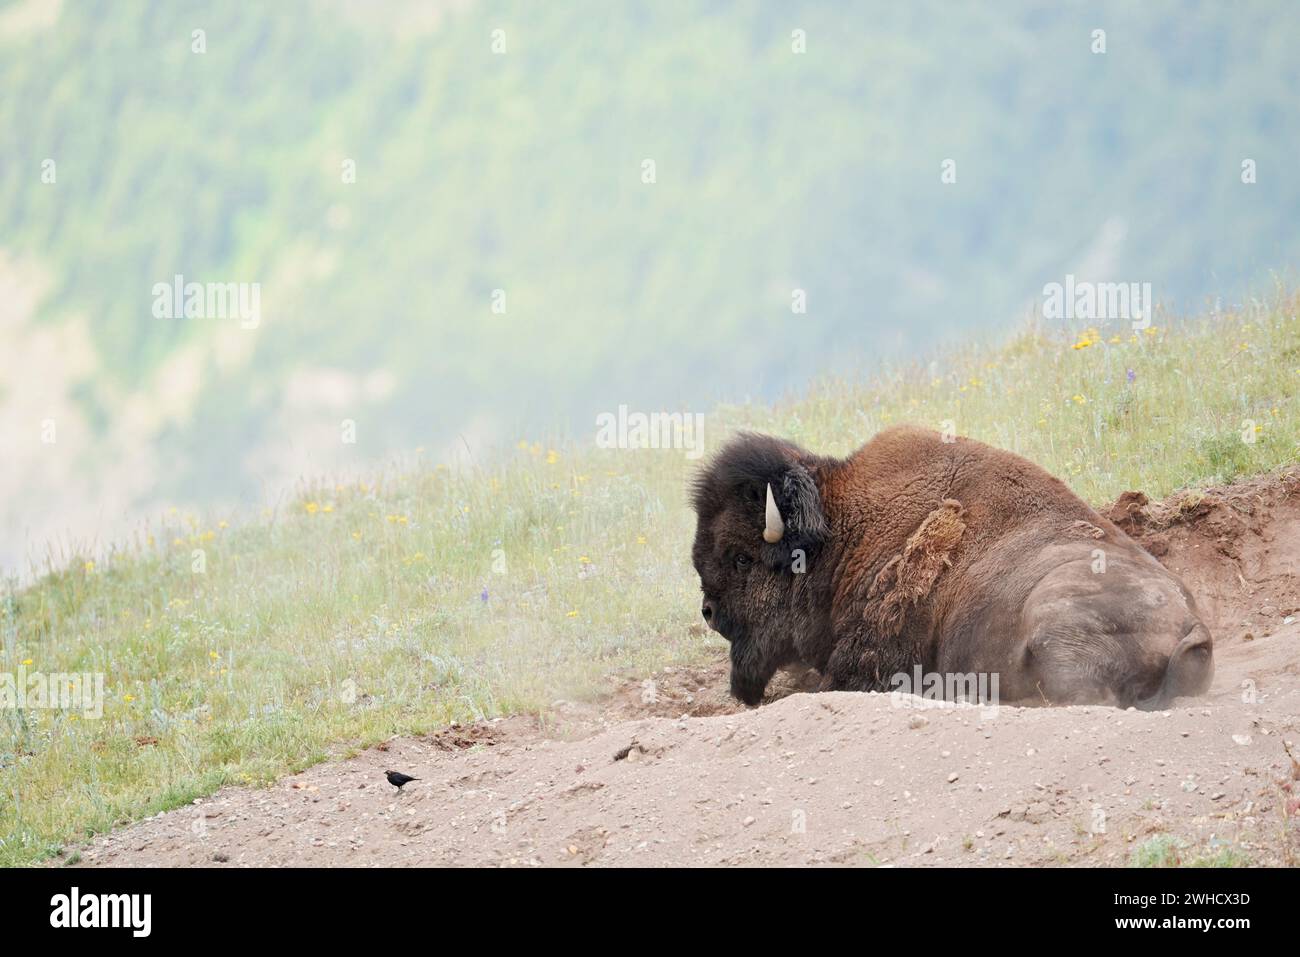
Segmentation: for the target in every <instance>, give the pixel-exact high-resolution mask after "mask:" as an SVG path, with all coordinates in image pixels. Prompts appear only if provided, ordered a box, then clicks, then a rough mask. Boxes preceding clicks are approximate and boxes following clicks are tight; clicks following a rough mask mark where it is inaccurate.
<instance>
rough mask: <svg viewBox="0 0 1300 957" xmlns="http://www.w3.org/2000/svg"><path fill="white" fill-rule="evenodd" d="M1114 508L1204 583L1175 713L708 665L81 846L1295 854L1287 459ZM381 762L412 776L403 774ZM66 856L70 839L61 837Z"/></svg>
mask: <svg viewBox="0 0 1300 957" xmlns="http://www.w3.org/2000/svg"><path fill="white" fill-rule="evenodd" d="M1111 516H1112V518H1114V519H1115V520H1116V521H1118V522H1120V523H1121V524H1122V525H1123V526H1124V527H1125V528H1126V529H1127V530H1129V531H1130V533H1131V534H1134V535H1135V536H1136V537H1137V538H1138V539H1139V540H1140V541H1142V542H1143V544H1144V545H1146V546H1147V547H1148V548H1149V549H1150V550H1151V551H1152V552H1153V553H1154V554H1156V555H1157V556H1158V557H1159V558H1160V559H1161V560H1162V561H1164V562H1165V563H1166V564H1167V565H1168V566H1169V567H1171V568H1173V569H1174V570H1175V571H1177V572H1178V573H1179V574H1181V575H1182V576H1183V577H1184V580H1185V581H1186V582H1187V583H1188V585H1189V586H1190V587H1191V589H1192V591H1193V592H1194V593H1195V594H1197V596H1198V598H1199V599H1200V600H1201V603H1202V610H1203V612H1204V613H1205V614H1206V617H1207V618H1208V619H1209V621H1210V624H1211V627H1212V629H1213V630H1214V633H1215V658H1216V663H1217V674H1216V677H1215V682H1214V686H1213V688H1212V690H1211V693H1210V694H1209V695H1208V696H1207V697H1205V698H1201V699H1197V700H1195V701H1190V702H1184V703H1183V704H1184V706H1182V707H1176V708H1173V709H1171V710H1169V711H1164V712H1154V713H1144V712H1136V711H1119V710H1116V709H1113V708H1103V707H1072V708H1032V709H1020V708H1005V707H1004V708H1000V709H997V710H996V711H991V710H984V709H981V708H979V707H960V708H951V707H949V708H933V707H930V708H916V707H905V706H902V704H903V702H905V701H916V699H893V698H891V697H890V696H888V695H876V694H845V693H833V694H799V693H792V692H793V691H794V690H795V689H794V688H793V686H792V683H791V681H789V680H787V681H784V682H783V683H782V684H781V686H780V687H778V688H777V689H775V690H774V692H773V694H772V695H770V698H769V701H768V702H767V703H766V704H764V705H763V706H762V707H760V708H758V709H756V710H753V711H744V710H743V709H741V708H740V707H739V706H737V705H736V703H735V702H733V701H731V700H730V699H728V698H727V696H726V692H725V689H726V663H725V661H724V660H722V659H721V657H720V658H719V660H718V661H717V663H715V664H713V665H711V666H708V667H705V668H700V669H689V670H676V671H672V672H666V673H662V674H659V675H656V676H654V677H653V678H652V679H651V681H650V682H649V683H641V682H626V683H623V684H622V685H621V686H619V687H618V688H617V690H616V691H615V692H614V693H612V694H611V695H610V697H609V698H607V699H606V700H604V701H602V702H598V703H596V704H573V703H563V702H561V703H557V704H556V706H555V707H554V708H553V709H552V711H551V712H550V713H549V714H547V715H545V716H543V717H541V718H537V717H513V718H506V719H502V720H498V721H495V722H491V723H487V724H484V725H477V726H473V727H456V728H449V729H447V730H445V731H443V732H441V733H439V734H436V735H433V736H431V737H428V738H419V739H413V738H406V739H398V740H394V741H391V742H389V743H387V744H386V745H383V746H381V747H380V748H377V749H374V750H372V751H369V752H366V753H365V754H363V755H361V756H359V757H357V758H355V759H352V760H348V761H341V762H337V763H330V764H323V765H320V766H317V767H315V768H312V769H311V770H309V771H307V772H305V773H303V774H300V775H297V776H295V777H293V778H290V779H286V780H284V781H281V782H279V783H278V784H277V785H275V786H274V787H272V788H269V789H265V790H249V789H242V788H228V789H226V790H223V791H221V792H219V793H218V794H216V795H213V796H212V797H211V798H207V799H204V800H201V801H196V802H195V803H194V805H193V806H190V807H185V808H181V809H177V810H174V811H171V812H168V813H166V814H161V815H159V816H157V817H154V818H151V819H149V820H146V821H143V822H140V823H138V824H136V825H133V826H130V827H127V828H124V829H122V830H120V831H117V832H115V833H113V834H111V835H108V836H106V837H105V838H102V839H99V840H96V841H95V842H93V843H92V844H90V845H87V846H86V847H84V848H82V849H81V850H80V852H79V854H80V857H79V862H80V863H82V864H90V865H164V866H175V865H207V866H213V865H219V866H241V865H242V866H247V865H290V864H292V865H328V866H337V865H348V866H390V865H401V864H412V865H436V864H456V865H523V866H529V865H565V864H569V865H585V864H602V865H673V864H686V865H695V864H702V865H720V864H783V865H784V864H877V863H896V864H963V863H975V864H989V865H1039V864H1125V863H1128V862H1129V861H1130V859H1131V857H1132V855H1133V852H1134V850H1135V848H1138V847H1139V846H1141V845H1142V844H1143V842H1145V841H1147V840H1149V839H1150V838H1152V837H1154V836H1157V835H1168V836H1169V837H1170V838H1173V839H1176V840H1178V841H1180V842H1182V844H1183V845H1184V847H1185V849H1184V850H1183V851H1182V852H1181V856H1182V858H1183V859H1184V860H1185V861H1191V860H1193V859H1195V858H1198V857H1205V856H1214V855H1215V854H1220V853H1223V852H1224V851H1225V850H1229V851H1231V852H1232V853H1233V854H1234V855H1235V856H1236V857H1237V859H1238V860H1249V861H1250V862H1251V863H1256V864H1296V863H1297V862H1300V806H1298V804H1297V793H1298V791H1297V790H1293V789H1300V782H1297V781H1296V778H1297V777H1300V765H1298V764H1295V763H1294V762H1293V761H1292V759H1291V757H1289V755H1288V753H1287V747H1286V744H1285V742H1288V741H1291V740H1294V741H1295V745H1293V746H1292V747H1291V752H1292V753H1294V754H1296V755H1297V757H1300V747H1297V746H1296V745H1300V727H1298V725H1300V575H1298V574H1297V572H1300V470H1297V471H1292V472H1290V473H1286V474H1283V475H1280V476H1272V477H1270V478H1266V479H1258V480H1254V481H1251V482H1249V483H1243V484H1239V485H1236V486H1232V487H1230V488H1226V489H1221V490H1214V491H1211V492H1209V493H1205V494H1203V495H1198V496H1185V497H1174V498H1173V499H1171V500H1169V501H1167V502H1164V503H1154V504H1152V503H1147V502H1146V501H1145V498H1144V497H1143V496H1141V495H1138V494H1133V493H1130V494H1127V495H1125V496H1123V497H1121V499H1120V500H1119V501H1118V502H1117V503H1116V504H1115V506H1113V507H1112V509H1111ZM387 768H394V769H398V770H402V771H405V772H406V773H408V774H413V775H416V776H417V777H419V778H421V780H420V781H418V782H416V783H413V784H409V785H407V787H406V789H405V791H404V793H400V794H399V793H397V792H396V791H395V790H394V789H393V788H392V787H391V786H389V785H388V784H387V783H386V782H385V781H384V776H383V772H384V770H385V769H387ZM72 859H73V860H78V858H76V857H73V858H72Z"/></svg>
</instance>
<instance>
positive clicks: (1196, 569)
mask: <svg viewBox="0 0 1300 957" xmlns="http://www.w3.org/2000/svg"><path fill="white" fill-rule="evenodd" d="M1103 514H1105V515H1106V517H1108V518H1109V519H1110V520H1111V521H1113V522H1114V523H1115V524H1116V525H1118V526H1119V527H1120V528H1122V529H1123V530H1124V531H1125V532H1127V533H1128V534H1129V535H1131V536H1132V537H1133V538H1135V539H1137V541H1138V542H1140V543H1141V544H1142V546H1143V547H1144V548H1146V550H1147V551H1149V552H1150V553H1151V554H1152V555H1154V556H1155V557H1156V558H1158V559H1160V561H1161V562H1162V563H1164V565H1165V566H1166V567H1167V568H1169V569H1171V570H1172V571H1174V572H1175V573H1177V574H1178V575H1179V576H1181V577H1182V579H1183V581H1184V582H1186V584H1187V587H1188V588H1189V589H1191V591H1192V593H1193V594H1194V595H1195V596H1196V600H1197V604H1198V605H1199V606H1200V609H1201V612H1202V614H1203V615H1204V616H1205V617H1206V619H1207V622H1208V624H1209V625H1210V630H1211V631H1212V632H1213V633H1214V639H1215V642H1216V645H1218V644H1221V643H1222V642H1225V641H1233V640H1238V639H1245V640H1252V639H1254V638H1259V637H1263V636H1267V635H1269V634H1271V633H1272V632H1274V631H1275V630H1277V629H1278V628H1280V627H1282V626H1283V623H1284V622H1286V621H1287V619H1288V618H1292V619H1294V618H1296V617H1298V616H1300V468H1291V469H1287V470H1285V471H1283V472H1279V473H1274V474H1271V475H1265V476H1260V477H1258V478H1255V479H1251V480H1249V481H1244V482H1238V483H1235V484H1233V485H1227V486H1222V487H1218V488H1211V489H1207V490H1205V491H1203V492H1180V493H1177V494H1175V495H1172V496H1170V498H1168V499H1166V500H1165V501H1163V502H1149V501H1147V497H1146V496H1145V495H1143V494H1142V493H1141V492H1125V493H1124V494H1122V495H1121V496H1120V497H1119V498H1118V499H1117V500H1116V501H1115V503H1114V504H1113V505H1111V506H1110V507H1109V508H1108V509H1104V510H1103ZM1288 623H1289V622H1288Z"/></svg>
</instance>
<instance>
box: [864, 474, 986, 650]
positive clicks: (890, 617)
mask: <svg viewBox="0 0 1300 957" xmlns="http://www.w3.org/2000/svg"><path fill="white" fill-rule="evenodd" d="M964 514H965V509H964V508H962V505H961V503H960V502H958V501H957V500H956V499H951V498H948V499H944V500H943V501H942V502H941V503H940V504H939V507H938V508H936V509H935V510H934V511H933V512H931V513H930V514H929V515H927V516H926V517H925V519H924V520H923V521H922V522H921V524H920V525H919V526H918V527H917V529H916V531H914V532H913V533H912V534H911V535H910V536H909V537H908V539H907V542H906V543H905V544H904V545H903V550H902V551H901V552H900V553H899V554H897V555H895V556H894V557H893V558H891V559H890V560H889V561H888V562H887V563H886V564H885V567H884V568H882V569H881V570H880V573H879V574H877V575H876V579H875V581H874V582H872V583H871V590H870V591H869V592H868V593H867V598H868V599H874V600H869V601H868V604H867V607H866V611H865V615H866V617H867V618H868V619H869V620H871V621H872V622H873V623H874V625H875V627H876V628H877V629H878V631H879V632H880V633H881V635H882V636H885V637H892V636H894V635H897V634H898V633H899V632H900V631H901V630H902V628H903V622H904V620H905V619H906V617H907V612H908V611H909V610H910V609H912V608H914V607H915V606H916V605H917V604H919V603H920V601H921V599H923V598H925V597H926V596H927V595H929V594H930V592H931V590H932V589H933V588H934V585H935V582H937V581H938V580H939V575H940V574H941V573H942V572H943V570H944V569H945V568H948V567H949V566H950V565H952V556H953V553H954V552H955V551H956V550H957V546H958V544H959V543H960V542H961V537H962V533H963V532H965V531H966V523H965V522H963V521H962V516H963V515H964Z"/></svg>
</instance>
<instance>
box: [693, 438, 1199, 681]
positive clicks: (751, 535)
mask: <svg viewBox="0 0 1300 957" xmlns="http://www.w3.org/2000/svg"><path fill="white" fill-rule="evenodd" d="M769 486H770V487H771V489H772V494H773V498H774V501H775V503H776V505H777V506H778V508H779V511H780V514H781V517H782V520H783V524H784V534H783V535H782V536H781V538H780V540H779V541H777V542H773V543H769V542H766V541H764V539H763V529H764V527H765V522H766V518H765V509H764V504H765V500H766V490H767V488H768V487H769ZM695 508H696V513H697V518H698V526H697V531H696V538H695V545H694V549H693V556H692V557H693V559H694V562H695V567H696V570H697V571H698V572H699V574H700V581H701V587H702V589H703V591H704V604H703V608H702V611H703V614H704V615H705V619H706V621H707V622H708V624H709V625H710V627H712V628H714V629H715V630H717V631H718V632H719V633H720V634H722V635H723V636H724V637H726V638H727V639H728V640H729V641H731V658H732V682H731V683H732V691H733V693H734V694H736V696H737V697H739V698H741V699H742V700H744V701H747V702H750V703H756V702H757V701H758V700H760V699H761V697H762V693H763V689H764V688H765V687H766V685H767V682H768V680H769V679H770V678H771V676H772V674H773V673H774V672H775V671H776V669H777V668H780V667H785V666H789V665H795V664H798V665H804V666H808V667H812V668H816V669H817V670H818V671H820V672H821V673H822V675H823V681H822V687H823V688H832V689H833V688H839V689H849V690H878V691H879V690H889V688H890V686H891V681H892V680H893V679H894V676H896V675H898V674H899V673H905V672H908V671H910V669H911V668H912V667H913V666H916V665H919V666H921V667H922V668H924V669H925V670H926V671H927V672H932V673H933V672H937V673H940V674H954V673H961V674H966V673H976V674H990V675H991V674H996V675H997V676H998V678H999V689H1000V695H1001V699H1002V700H1004V701H1019V700H1023V701H1035V702H1042V701H1044V700H1046V701H1049V702H1052V703H1062V704H1063V703H1071V702H1083V701H1101V702H1109V703H1114V704H1118V705H1128V704H1140V705H1145V706H1155V705H1157V704H1162V703H1163V702H1165V701H1167V700H1169V699H1171V698H1172V697H1174V696H1176V695H1180V694H1196V693H1200V692H1201V691H1203V690H1204V689H1205V687H1206V686H1207V685H1208V682H1209V677H1210V674H1211V673H1212V669H1213V663H1212V651H1211V648H1212V643H1211V639H1210V635H1209V632H1208V630H1206V628H1205V626H1204V624H1202V623H1201V621H1200V619H1199V616H1198V615H1197V613H1196V608H1195V603H1194V601H1193V599H1192V597H1191V596H1190V595H1189V594H1188V593H1187V590H1186V589H1185V588H1184V587H1183V585H1182V583H1181V582H1179V581H1178V579H1177V578H1176V577H1175V576H1174V575H1172V574H1171V573H1169V572H1168V571H1167V570H1166V569H1164V568H1163V566H1161V565H1160V564H1159V563H1158V562H1156V561H1155V560H1154V559H1153V558H1152V557H1151V556H1150V555H1148V554H1147V553H1146V552H1145V551H1143V550H1142V549H1141V548H1140V547H1139V546H1138V545H1137V544H1136V543H1134V542H1133V541H1132V540H1131V539H1129V538H1128V536H1127V535H1125V534H1124V533H1123V532H1122V531H1120V530H1119V529H1118V528H1117V527H1116V526H1115V525H1113V524H1112V523H1111V522H1109V521H1107V520H1106V519H1105V518H1103V517H1102V516H1100V515H1099V514H1097V513H1096V512H1095V511H1093V510H1092V509H1091V508H1089V507H1088V506H1087V504H1085V503H1084V502H1083V501H1081V500H1080V499H1079V498H1078V497H1077V496H1075V495H1074V494H1073V493H1072V492H1071V491H1070V490H1069V489H1068V488H1067V487H1066V486H1065V485H1064V484H1063V483H1062V482H1060V481H1059V480H1057V479H1055V478H1053V477H1052V476H1051V475H1048V474H1047V473H1046V472H1044V471H1043V470H1042V469H1040V468H1039V467H1038V466H1036V465H1034V464H1033V463H1031V462H1028V461H1026V460H1025V459H1023V458H1020V457H1019V456H1017V455H1013V454H1012V453H1010V452H1005V451H1002V450H1000V449H995V448H991V447H989V446H987V445H983V444H981V443H979V442H974V441H971V440H968V439H957V440H955V441H944V439H943V438H942V437H940V436H939V435H938V434H937V433H934V432H929V431H925V430H921V429H915V428H908V427H898V428H893V429H889V430H887V431H885V432H882V433H880V434H879V435H877V436H876V437H875V438H874V439H872V440H871V441H870V442H868V443H867V444H866V445H864V446H863V447H862V448H861V449H859V450H858V451H857V452H855V453H854V454H853V455H851V456H849V457H848V458H847V459H834V458H828V457H824V456H817V455H812V454H810V453H808V452H806V451H804V450H803V449H801V448H799V447H798V446H795V445H793V444H791V443H788V442H783V441H781V440H779V439H775V438H772V437H769V436H761V435H752V434H746V435H741V436H739V437H738V438H736V439H734V440H733V441H732V442H731V443H729V444H728V445H727V446H726V447H725V448H724V449H723V450H722V451H721V452H720V453H719V454H718V455H717V456H716V457H715V458H714V459H713V460H712V461H711V462H710V463H709V465H708V466H707V467H706V468H705V469H704V470H703V471H702V472H701V474H700V475H699V477H698V479H697V482H696V487H695Z"/></svg>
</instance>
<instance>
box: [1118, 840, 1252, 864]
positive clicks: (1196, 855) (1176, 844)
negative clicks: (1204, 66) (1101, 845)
mask: <svg viewBox="0 0 1300 957" xmlns="http://www.w3.org/2000/svg"><path fill="white" fill-rule="evenodd" d="M1129 866H1130V867H1250V866H1251V859H1250V856H1249V855H1248V854H1246V853H1245V852H1244V851H1242V850H1240V849H1238V848H1235V847H1232V846H1231V845H1223V846H1220V847H1218V848H1215V849H1205V850H1199V851H1189V848H1188V845H1187V843H1186V842H1185V841H1180V840H1178V839H1177V838H1175V837H1171V836H1170V835H1168V834H1157V835H1155V836H1154V837H1150V838H1147V839H1146V840H1145V841H1143V842H1142V843H1141V844H1139V845H1138V846H1137V847H1135V848H1134V849H1133V853H1132V855H1131V856H1130V858H1129Z"/></svg>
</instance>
